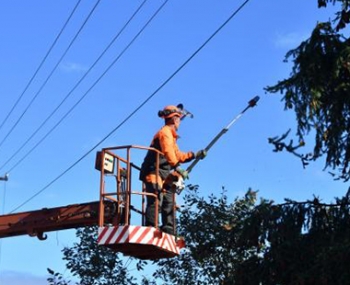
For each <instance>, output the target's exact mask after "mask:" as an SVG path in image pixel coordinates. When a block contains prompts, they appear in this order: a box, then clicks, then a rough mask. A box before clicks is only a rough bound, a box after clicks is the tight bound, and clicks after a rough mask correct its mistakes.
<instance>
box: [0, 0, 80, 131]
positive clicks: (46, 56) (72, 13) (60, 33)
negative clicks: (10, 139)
mask: <svg viewBox="0 0 350 285" xmlns="http://www.w3.org/2000/svg"><path fill="white" fill-rule="evenodd" d="M80 2H81V0H78V2H77V4H76V5H75V7H74V8H73V10H72V12H71V14H70V15H69V17H68V19H67V20H66V22H65V23H64V25H63V27H62V28H61V30H60V32H59V33H58V35H57V37H56V39H55V40H54V41H53V43H52V45H51V46H50V48H49V50H48V51H47V53H46V55H45V56H44V58H43V60H42V61H41V63H40V64H39V67H38V68H37V69H36V71H35V72H34V74H33V76H32V77H31V79H30V80H29V82H28V83H27V85H26V87H25V88H24V90H23V92H22V93H21V95H20V96H19V97H18V99H17V101H16V102H15V104H14V105H13V106H12V108H11V110H10V112H9V113H8V114H7V115H6V117H5V119H4V120H3V122H2V123H1V125H0V130H1V128H2V127H3V126H4V124H5V123H6V121H7V120H8V118H9V117H10V115H11V114H12V112H13V111H14V109H15V108H16V107H17V105H18V103H19V102H20V101H21V99H22V97H23V95H24V93H25V92H26V91H27V89H28V88H29V86H30V85H31V84H32V82H33V80H34V78H35V77H36V75H37V74H38V72H39V70H40V69H41V67H42V66H43V64H44V63H45V61H46V59H47V58H48V56H49V54H50V53H51V51H52V49H53V48H54V46H55V45H56V43H57V41H58V39H59V38H60V37H61V35H62V33H63V31H64V30H65V28H66V26H67V25H68V23H69V21H70V20H71V18H72V16H73V15H74V13H75V11H76V9H77V8H78V6H79V4H80Z"/></svg>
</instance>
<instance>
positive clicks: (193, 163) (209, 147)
mask: <svg viewBox="0 0 350 285" xmlns="http://www.w3.org/2000/svg"><path fill="white" fill-rule="evenodd" d="M259 99H260V97H259V96H255V97H254V98H253V99H251V100H250V101H249V102H248V106H247V107H245V108H244V110H243V111H242V112H241V113H239V114H238V115H237V116H236V117H235V118H234V119H233V120H232V121H231V122H230V123H229V124H228V125H227V126H226V127H225V128H223V129H222V130H221V132H220V133H218V134H217V135H216V137H215V138H214V139H213V140H212V141H211V142H210V143H209V144H208V145H207V147H206V148H205V149H204V150H205V151H206V152H208V151H209V150H210V149H211V147H212V146H213V145H214V144H215V143H216V142H217V141H218V140H219V139H220V138H221V137H222V135H223V134H225V133H227V131H228V130H229V128H230V127H231V126H232V125H233V124H234V123H235V122H236V121H237V120H238V119H239V118H240V117H241V116H242V115H243V114H244V113H245V112H246V111H247V110H248V109H249V108H252V107H254V106H255V105H256V103H257V102H258V101H259ZM199 160H200V158H196V159H195V160H194V161H193V162H192V163H191V164H190V166H188V168H187V169H186V171H187V172H188V173H190V172H191V171H192V169H193V167H195V166H196V165H197V163H198V161H199Z"/></svg>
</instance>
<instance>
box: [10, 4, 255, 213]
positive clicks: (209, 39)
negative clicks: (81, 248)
mask: <svg viewBox="0 0 350 285" xmlns="http://www.w3.org/2000/svg"><path fill="white" fill-rule="evenodd" d="M167 1H168V0H167ZM167 1H166V2H167ZM249 1H250V0H246V1H244V2H243V4H241V5H240V6H239V7H238V8H237V9H236V10H235V11H234V12H233V13H232V14H231V15H230V16H229V17H228V19H227V20H226V21H225V22H224V23H223V24H221V25H220V26H219V28H218V29H216V30H215V32H214V33H213V34H212V35H211V36H210V37H209V38H208V39H207V40H206V41H205V42H204V43H203V44H202V45H201V46H200V47H199V48H198V49H197V50H196V51H195V52H194V53H193V54H192V55H191V56H190V57H189V58H188V59H187V60H185V62H184V63H183V64H181V65H180V67H178V68H177V69H176V70H175V71H174V72H173V73H172V74H171V75H170V76H169V77H168V78H167V79H166V80H165V81H164V82H163V83H162V84H161V85H160V86H159V87H158V88H157V89H156V90H155V91H154V92H153V93H152V94H151V95H149V96H148V97H147V98H146V99H145V100H144V101H143V102H142V103H141V104H140V105H139V106H138V107H137V108H136V109H134V111H132V112H131V113H130V114H129V115H128V116H127V117H126V118H125V119H124V120H123V121H122V122H121V123H119V124H118V125H117V126H116V127H115V128H114V129H112V130H111V131H110V132H109V133H108V134H107V135H106V136H105V137H104V138H103V139H102V140H101V141H99V142H98V143H97V144H95V145H94V146H93V147H92V148H91V149H90V150H89V151H87V152H86V153H85V154H84V155H83V156H81V157H80V158H79V159H78V160H77V161H75V162H74V163H73V164H72V165H71V166H69V167H68V168H67V169H66V170H65V171H63V172H62V173H61V174H60V175H58V176H57V177H56V178H55V179H53V180H52V181H51V182H49V183H48V184H47V185H46V186H45V187H43V188H42V189H41V190H39V191H38V192H37V193H35V194H34V195H33V196H31V197H30V198H28V199H27V200H26V201H24V202H23V203H22V204H20V205H19V206H18V207H16V208H15V209H13V210H12V211H11V212H10V213H13V212H15V211H17V210H18V209H19V208H21V207H22V206H23V205H25V204H27V203H28V202H29V201H31V200H32V199H34V198H35V197H37V196H38V195H39V194H41V193H42V192H44V191H45V190H46V189H47V188H49V187H50V186H51V185H52V184H54V183H55V182H56V181H57V180H59V179H60V178H61V177H62V176H64V175H65V174H66V173H67V172H69V171H70V170H71V169H72V168H73V167H75V166H76V165H77V164H78V163H80V162H81V161H82V160H83V159H84V158H86V157H87V156H88V155H89V154H90V153H91V152H93V151H94V150H95V149H96V148H97V147H98V146H99V145H101V144H102V143H103V142H104V141H106V140H107V139H108V138H109V137H110V136H111V135H112V134H113V133H114V132H115V131H117V130H118V129H119V128H120V127H121V126H123V125H124V124H125V123H126V122H127V121H128V120H129V119H130V118H131V117H133V116H134V115H135V114H136V113H137V112H138V111H139V110H140V109H141V108H142V107H143V106H144V105H145V104H146V103H148V101H150V100H151V99H152V98H153V97H154V96H155V95H156V94H157V93H158V92H159V91H160V90H161V89H162V88H163V87H164V86H165V85H166V84H167V83H168V82H169V81H170V80H172V79H173V78H174V77H175V75H177V74H178V73H179V72H180V71H181V70H182V69H183V68H184V67H185V66H186V65H187V64H188V63H189V62H190V61H191V60H192V59H193V58H194V57H195V56H196V55H197V54H198V53H199V52H200V51H201V50H202V49H203V48H204V47H205V46H206V45H207V44H208V43H209V42H210V41H211V40H212V39H213V38H214V37H215V36H216V35H217V34H218V33H219V32H220V31H221V30H222V29H223V28H224V27H225V26H226V25H227V24H228V23H229V22H230V21H231V20H232V19H233V18H234V17H235V16H236V15H237V14H238V13H239V12H240V11H241V10H242V9H243V8H244V6H245V5H246V4H247V3H248V2H249ZM166 2H165V3H166ZM163 5H164V4H163Z"/></svg>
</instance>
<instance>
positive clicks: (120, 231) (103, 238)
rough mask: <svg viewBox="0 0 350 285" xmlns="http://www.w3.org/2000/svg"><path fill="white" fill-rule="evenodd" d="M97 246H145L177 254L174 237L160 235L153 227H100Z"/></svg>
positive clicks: (178, 248) (165, 234)
mask: <svg viewBox="0 0 350 285" xmlns="http://www.w3.org/2000/svg"><path fill="white" fill-rule="evenodd" d="M98 244H99V245H113V244H145V245H146V244H147V245H154V246H157V247H159V248H162V249H164V250H168V251H170V252H174V253H176V254H179V250H180V247H179V246H177V243H176V240H175V237H174V236H173V235H170V234H167V233H164V232H163V233H160V232H159V230H157V229H156V228H154V227H142V226H130V225H129V226H115V227H100V228H99V229H98Z"/></svg>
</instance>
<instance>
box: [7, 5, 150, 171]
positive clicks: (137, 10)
mask: <svg viewBox="0 0 350 285" xmlns="http://www.w3.org/2000/svg"><path fill="white" fill-rule="evenodd" d="M147 1H148V0H144V1H143V2H142V3H141V4H140V5H139V7H138V8H137V9H136V10H135V12H134V13H133V14H132V16H131V17H130V18H129V20H128V21H127V22H126V23H125V24H124V26H123V27H122V28H121V29H120V31H119V32H118V33H117V35H116V36H115V37H114V38H113V39H112V41H111V42H110V43H109V44H108V45H107V47H106V48H105V49H104V51H103V52H102V53H101V54H100V55H99V56H98V58H97V59H96V60H95V62H94V63H93V64H92V65H91V67H90V68H89V69H88V70H87V71H86V73H85V74H84V75H83V76H82V77H81V78H80V80H79V81H78V82H77V83H76V84H75V85H74V87H73V88H72V89H71V91H70V92H69V93H68V94H67V95H66V96H65V98H64V99H63V100H62V101H61V102H60V104H59V105H57V107H56V108H55V109H54V110H53V111H52V112H51V113H50V115H49V116H48V117H47V118H46V119H45V120H44V121H43V122H42V123H41V125H40V126H39V127H38V128H37V129H36V130H35V131H34V133H33V134H32V135H31V136H30V137H29V138H28V139H27V140H26V141H25V142H24V143H23V144H22V145H21V146H20V147H19V149H18V150H17V151H15V153H14V154H13V155H12V156H11V157H10V158H9V159H8V160H7V161H6V162H5V163H4V164H3V165H2V166H1V167H0V170H1V169H3V168H4V167H5V166H6V165H7V164H8V163H9V162H10V161H11V160H12V159H13V158H14V157H15V156H16V155H17V154H18V153H19V152H20V151H21V150H22V149H23V148H24V147H25V146H26V145H27V144H28V143H29V142H30V141H31V140H32V139H33V137H34V136H35V135H36V134H37V133H38V132H39V131H40V130H41V129H42V128H43V127H44V126H45V124H46V123H47V122H48V121H49V120H50V119H51V117H52V116H53V115H54V114H55V113H56V112H57V111H58V110H59V108H60V107H61V106H62V105H63V103H64V102H65V101H66V100H67V99H68V98H69V97H70V95H71V94H72V93H73V92H74V91H75V90H76V88H77V87H78V86H79V85H80V83H81V82H82V81H83V80H84V79H85V78H86V76H87V75H88V74H89V73H90V71H91V70H92V69H93V68H94V67H95V66H96V64H97V63H98V62H99V61H100V60H101V58H102V57H103V56H104V55H105V54H106V52H107V51H108V50H109V49H110V48H111V46H112V45H113V43H114V42H115V41H116V40H117V39H118V38H119V36H120V35H121V34H122V32H123V31H124V30H125V29H126V27H127V26H128V25H129V24H130V22H131V21H132V20H133V19H134V18H135V16H136V15H137V14H138V12H139V11H140V10H141V8H142V7H143V6H144V4H145V3H146V2H147ZM22 160H23V159H20V161H22ZM17 165H18V163H17V164H16V166H17ZM13 168H14V167H13ZM13 168H11V170H13Z"/></svg>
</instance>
